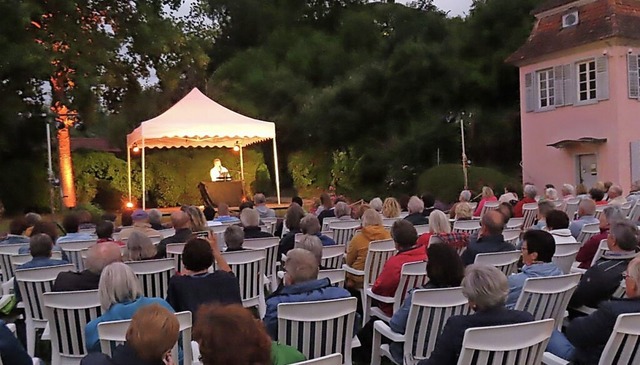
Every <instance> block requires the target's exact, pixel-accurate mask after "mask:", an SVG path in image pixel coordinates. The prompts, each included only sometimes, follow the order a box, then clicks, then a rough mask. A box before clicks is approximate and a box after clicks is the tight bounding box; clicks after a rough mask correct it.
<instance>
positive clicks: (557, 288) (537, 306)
mask: <svg viewBox="0 0 640 365" xmlns="http://www.w3.org/2000/svg"><path fill="white" fill-rule="evenodd" d="M579 282H580V274H568V275H561V276H550V277H541V278H529V279H527V280H526V281H525V283H524V286H523V287H522V291H521V292H520V297H519V298H518V302H517V303H516V306H515V309H517V310H523V311H527V312H529V313H531V314H532V315H533V317H534V318H535V319H536V320H540V319H547V318H551V319H553V320H555V321H556V326H558V327H560V326H561V325H562V320H563V318H564V314H565V311H566V309H567V305H568V304H569V299H571V295H572V294H573V292H574V291H575V290H576V287H577V286H578V283H579Z"/></svg>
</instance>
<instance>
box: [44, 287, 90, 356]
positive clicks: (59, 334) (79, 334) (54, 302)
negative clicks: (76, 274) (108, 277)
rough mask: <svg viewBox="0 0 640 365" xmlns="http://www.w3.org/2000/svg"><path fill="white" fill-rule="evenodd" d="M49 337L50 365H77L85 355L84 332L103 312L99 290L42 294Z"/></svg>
mask: <svg viewBox="0 0 640 365" xmlns="http://www.w3.org/2000/svg"><path fill="white" fill-rule="evenodd" d="M42 298H43V301H44V308H45V315H46V318H47V320H48V321H49V326H50V331H49V332H50V336H51V364H52V365H77V364H79V363H80V360H82V358H83V357H84V356H85V355H86V354H87V343H86V337H85V333H84V329H85V327H86V325H87V323H89V322H90V321H92V320H94V319H96V318H98V317H99V316H100V315H101V314H102V311H101V309H100V299H99V297H98V290H87V291H72V292H59V293H45V294H44V295H43V296H42Z"/></svg>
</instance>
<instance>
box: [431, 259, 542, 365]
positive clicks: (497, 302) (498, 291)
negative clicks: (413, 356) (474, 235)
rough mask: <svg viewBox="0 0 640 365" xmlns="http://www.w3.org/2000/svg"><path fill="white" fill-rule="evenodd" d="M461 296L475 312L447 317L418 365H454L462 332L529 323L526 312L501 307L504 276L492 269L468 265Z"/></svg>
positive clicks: (505, 285)
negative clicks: (425, 357)
mask: <svg viewBox="0 0 640 365" xmlns="http://www.w3.org/2000/svg"><path fill="white" fill-rule="evenodd" d="M462 293H463V294H464V296H465V297H466V298H467V299H468V300H469V306H471V309H472V310H473V311H474V312H475V313H473V314H468V315H457V316H451V317H449V319H448V320H447V324H445V326H444V329H443V330H442V333H441V334H440V336H438V339H437V340H436V345H435V347H434V349H433V352H432V353H431V356H430V357H429V358H428V359H425V360H421V361H420V362H419V363H418V364H419V365H455V364H457V362H458V357H459V356H460V353H461V351H462V340H463V339H464V332H465V331H466V330H467V329H469V328H476V327H489V326H500V325H507V324H516V323H523V322H531V321H533V320H534V318H533V316H532V315H531V313H529V312H524V311H518V310H510V309H507V308H506V307H505V306H504V304H505V302H506V300H507V294H508V293H509V284H508V283H507V277H506V276H505V275H504V274H503V273H502V272H501V271H500V270H498V269H496V268H495V267H493V266H486V265H471V266H468V267H467V269H466V272H465V276H464V279H462Z"/></svg>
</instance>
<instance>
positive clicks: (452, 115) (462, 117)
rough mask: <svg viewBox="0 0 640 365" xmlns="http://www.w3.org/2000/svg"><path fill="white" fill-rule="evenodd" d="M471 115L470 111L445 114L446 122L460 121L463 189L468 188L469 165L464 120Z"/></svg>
mask: <svg viewBox="0 0 640 365" xmlns="http://www.w3.org/2000/svg"><path fill="white" fill-rule="evenodd" d="M472 115H473V114H472V113H467V112H464V111H462V112H459V113H457V114H455V113H453V112H449V115H448V116H447V122H448V123H451V122H455V123H460V143H461V145H462V174H463V176H464V188H465V189H468V188H469V174H468V171H467V168H468V166H469V160H468V159H467V150H466V146H465V141H464V120H465V118H467V117H468V118H471V116H472Z"/></svg>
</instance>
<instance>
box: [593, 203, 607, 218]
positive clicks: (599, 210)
mask: <svg viewBox="0 0 640 365" xmlns="http://www.w3.org/2000/svg"><path fill="white" fill-rule="evenodd" d="M608 206H609V204H603V205H598V206H596V212H595V214H594V217H596V219H600V215H602V212H604V209H605V208H606V207H608Z"/></svg>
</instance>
